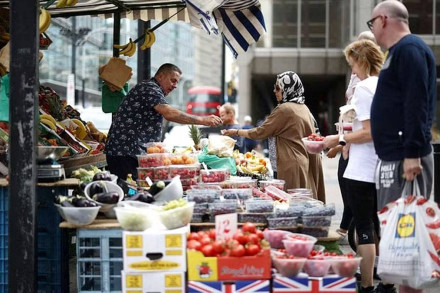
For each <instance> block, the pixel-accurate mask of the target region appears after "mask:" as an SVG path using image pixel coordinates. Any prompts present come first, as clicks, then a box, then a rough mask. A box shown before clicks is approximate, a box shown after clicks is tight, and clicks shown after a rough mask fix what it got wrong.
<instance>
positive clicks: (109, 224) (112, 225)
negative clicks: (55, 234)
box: [60, 218, 121, 230]
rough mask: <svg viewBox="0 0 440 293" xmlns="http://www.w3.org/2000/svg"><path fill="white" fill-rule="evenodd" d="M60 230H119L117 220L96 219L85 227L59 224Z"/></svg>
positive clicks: (119, 226) (64, 223)
mask: <svg viewBox="0 0 440 293" xmlns="http://www.w3.org/2000/svg"><path fill="white" fill-rule="evenodd" d="M60 228H64V229H91V230H92V229H117V228H121V225H120V224H119V222H118V220H116V219H106V218H103V219H99V218H98V219H96V220H94V221H93V222H92V223H91V224H89V225H86V226H76V225H73V224H71V223H69V222H67V221H64V222H61V223H60Z"/></svg>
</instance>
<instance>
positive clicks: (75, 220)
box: [55, 204, 100, 226]
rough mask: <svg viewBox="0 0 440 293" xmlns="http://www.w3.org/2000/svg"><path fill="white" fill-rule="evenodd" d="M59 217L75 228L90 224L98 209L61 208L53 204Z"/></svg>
mask: <svg viewBox="0 0 440 293" xmlns="http://www.w3.org/2000/svg"><path fill="white" fill-rule="evenodd" d="M55 206H56V207H57V209H58V211H59V212H60V215H61V217H62V218H63V219H64V220H66V221H67V222H69V223H71V224H73V225H75V226H84V225H88V224H90V223H92V222H93V221H94V220H95V219H96V216H97V215H98V212H99V208H100V207H63V206H60V205H59V204H55Z"/></svg>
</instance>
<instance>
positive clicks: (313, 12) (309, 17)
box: [301, 0, 326, 48]
mask: <svg viewBox="0 0 440 293" xmlns="http://www.w3.org/2000/svg"><path fill="white" fill-rule="evenodd" d="M325 2H326V1H325V0H303V1H302V5H301V47H304V48H324V47H325V20H326V13H325V11H326V10H325Z"/></svg>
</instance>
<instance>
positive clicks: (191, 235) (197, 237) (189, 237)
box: [188, 232, 199, 241]
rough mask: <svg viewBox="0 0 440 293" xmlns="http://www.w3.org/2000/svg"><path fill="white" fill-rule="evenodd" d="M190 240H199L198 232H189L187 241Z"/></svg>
mask: <svg viewBox="0 0 440 293" xmlns="http://www.w3.org/2000/svg"><path fill="white" fill-rule="evenodd" d="M190 240H199V234H197V233H196V232H191V233H190V234H189V235H188V241H190Z"/></svg>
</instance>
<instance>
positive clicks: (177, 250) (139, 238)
mask: <svg viewBox="0 0 440 293" xmlns="http://www.w3.org/2000/svg"><path fill="white" fill-rule="evenodd" d="M188 231H189V228H188V226H186V227H182V228H179V229H174V230H157V229H147V230H145V231H142V232H127V231H124V232H123V234H122V237H123V261H124V270H125V271H126V272H148V271H175V272H185V271H186V234H187V233H188Z"/></svg>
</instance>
